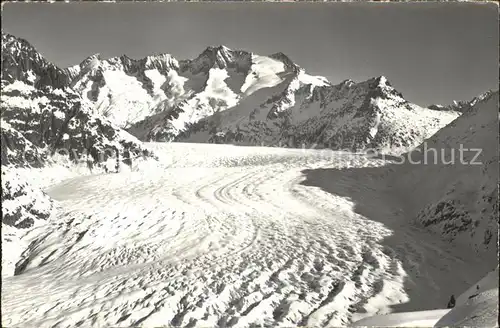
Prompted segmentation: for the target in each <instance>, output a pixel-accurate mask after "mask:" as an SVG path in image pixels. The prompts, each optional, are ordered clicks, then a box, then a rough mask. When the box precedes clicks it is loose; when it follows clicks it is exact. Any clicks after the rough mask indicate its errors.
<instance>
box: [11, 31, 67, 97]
mask: <svg viewBox="0 0 500 328" xmlns="http://www.w3.org/2000/svg"><path fill="white" fill-rule="evenodd" d="M1 77H2V80H5V81H8V82H13V81H16V80H18V81H23V82H25V83H27V84H30V85H37V86H51V87H55V88H63V87H65V86H66V85H68V81H69V77H68V76H67V74H66V73H65V72H64V70H62V69H60V68H58V67H57V66H55V65H54V64H52V63H51V62H49V61H48V60H46V59H45V58H44V57H43V56H42V55H41V54H40V53H39V52H38V51H37V50H36V49H35V47H33V46H32V45H31V44H30V43H29V42H28V41H26V40H24V39H22V38H18V37H16V36H14V35H12V34H9V33H4V32H3V31H2V72H1Z"/></svg>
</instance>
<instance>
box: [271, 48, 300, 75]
mask: <svg viewBox="0 0 500 328" xmlns="http://www.w3.org/2000/svg"><path fill="white" fill-rule="evenodd" d="M269 57H271V58H273V59H276V60H279V61H280V62H282V63H283V64H285V67H286V68H288V69H292V70H294V71H298V70H299V69H300V67H299V65H297V64H295V63H294V62H293V61H292V60H291V59H290V57H288V56H287V55H285V54H284V53H282V52H277V53H274V54H272V55H270V56H269Z"/></svg>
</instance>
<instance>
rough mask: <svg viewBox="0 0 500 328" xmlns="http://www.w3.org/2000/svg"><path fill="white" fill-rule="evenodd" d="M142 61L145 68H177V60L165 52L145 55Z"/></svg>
mask: <svg viewBox="0 0 500 328" xmlns="http://www.w3.org/2000/svg"><path fill="white" fill-rule="evenodd" d="M144 61H145V64H144V66H145V68H148V69H152V68H162V69H168V68H173V69H177V68H179V62H178V61H177V59H175V58H174V57H173V56H172V55H170V54H167V53H162V54H155V55H150V56H147V57H146V58H145V59H144Z"/></svg>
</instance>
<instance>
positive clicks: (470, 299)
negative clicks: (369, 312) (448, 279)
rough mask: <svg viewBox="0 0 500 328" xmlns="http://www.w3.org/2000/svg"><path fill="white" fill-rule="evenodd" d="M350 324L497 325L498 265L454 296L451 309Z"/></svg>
mask: <svg viewBox="0 0 500 328" xmlns="http://www.w3.org/2000/svg"><path fill="white" fill-rule="evenodd" d="M351 326H353V327H374V326H376V327H498V267H497V268H496V270H493V271H491V272H490V273H488V274H487V275H486V276H485V277H484V278H483V279H481V280H480V281H478V282H477V283H476V284H474V285H473V286H471V287H470V288H469V289H468V290H467V291H465V292H464V293H462V294H461V295H460V296H459V297H458V298H457V299H456V305H455V307H454V308H452V309H440V310H430V311H416V312H404V313H395V314H387V315H378V316H373V317H369V318H365V319H362V320H359V321H356V322H354V323H353V324H352V325H351Z"/></svg>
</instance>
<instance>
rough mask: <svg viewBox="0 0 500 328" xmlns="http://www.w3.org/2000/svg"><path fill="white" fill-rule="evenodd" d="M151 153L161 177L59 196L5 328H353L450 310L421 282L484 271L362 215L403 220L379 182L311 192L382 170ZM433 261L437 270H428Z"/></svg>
mask: <svg viewBox="0 0 500 328" xmlns="http://www.w3.org/2000/svg"><path fill="white" fill-rule="evenodd" d="M150 147H151V148H152V150H153V151H154V152H155V153H157V154H159V155H158V156H159V164H153V163H152V164H151V166H150V167H148V168H147V169H144V170H141V171H137V172H121V173H117V174H108V175H93V176H86V177H77V178H73V179H69V180H66V181H63V182H61V183H59V184H56V185H53V186H51V187H50V188H48V189H46V192H47V193H48V195H49V196H51V197H52V198H53V199H54V200H56V201H57V202H58V204H59V206H60V208H61V209H60V210H59V211H58V213H57V214H56V215H54V217H52V218H51V220H50V221H49V222H47V225H46V226H45V227H44V230H43V232H41V233H39V234H38V237H37V238H35V239H30V249H29V252H27V254H25V255H24V256H23V259H25V260H24V261H23V262H22V263H21V266H20V267H18V269H17V273H18V275H16V276H12V277H6V278H4V279H3V284H2V296H3V297H2V310H3V316H2V325H7V326H11V327H20V326H22V327H52V326H54V325H57V326H58V327H73V326H75V325H83V326H85V327H99V326H118V327H120V326H123V327H125V326H131V325H142V326H161V325H173V326H197V327H202V326H203V327H206V326H216V325H219V326H236V327H249V326H252V325H255V324H266V325H271V324H272V325H281V326H297V325H307V326H341V325H347V324H348V323H349V322H350V321H351V320H353V318H355V317H356V316H355V314H362V315H368V316H369V315H373V314H376V313H388V312H391V311H392V310H391V307H392V306H399V305H404V304H405V303H408V302H409V301H410V303H408V304H410V305H409V306H410V308H413V309H416V308H419V307H424V308H426V307H436V306H438V305H439V304H442V302H446V301H445V300H444V298H446V297H448V296H449V294H448V290H447V287H446V286H444V287H443V290H444V292H443V296H444V297H436V298H435V299H425V300H421V302H420V303H417V304H416V303H414V300H413V298H414V292H413V291H411V290H409V289H407V288H406V283H407V280H408V279H410V278H411V279H414V277H415V272H416V273H417V274H420V277H418V280H417V282H422V290H420V291H419V292H421V293H423V294H424V295H429V292H431V291H432V290H433V288H434V287H430V288H429V287H427V286H432V284H433V282H434V281H435V280H437V279H439V277H442V276H443V275H446V274H448V275H449V278H448V283H449V285H451V286H453V285H460V286H462V285H463V284H464V283H465V284H467V285H470V284H472V282H474V281H476V280H477V277H476V276H477V270H479V268H481V267H482V261H481V260H480V259H478V258H477V257H476V256H475V254H470V253H468V252H460V254H459V256H460V257H458V255H456V253H453V252H450V249H449V246H447V244H446V243H445V242H441V241H439V240H432V241H431V239H429V236H428V235H427V233H426V232H425V231H423V230H422V231H420V230H414V229H412V228H411V227H409V226H407V225H400V226H398V227H397V228H395V226H394V225H393V224H394V222H396V221H395V220H394V218H392V217H389V216H386V218H385V221H381V220H380V218H379V217H377V216H376V215H373V216H372V215H360V214H358V211H357V209H356V208H357V207H358V205H359V204H358V203H357V199H356V195H357V194H358V193H361V194H363V195H365V197H366V200H368V199H370V201H374V200H378V201H380V202H381V203H379V205H378V206H379V209H378V211H388V212H391V211H393V210H394V208H388V206H390V203H385V202H383V199H382V198H380V199H377V198H376V197H373V196H372V192H373V191H372V190H371V186H370V184H369V183H368V184H359V181H357V180H356V179H352V178H349V176H348V175H345V176H344V177H343V179H337V180H336V181H335V180H333V181H335V186H336V188H339V190H343V191H344V192H345V193H348V194H349V195H350V196H346V195H344V194H343V193H341V192H339V193H331V192H328V191H325V190H322V189H321V188H318V187H315V186H311V185H307V184H305V183H304V181H305V179H310V176H307V174H305V173H304V171H303V170H304V169H305V168H308V169H310V170H317V169H319V168H321V167H328V168H330V169H333V170H335V171H336V172H339V173H340V174H342V172H343V171H344V170H349V169H355V168H358V169H369V170H371V169H380V168H381V166H383V165H384V164H386V163H385V162H384V161H382V160H376V159H370V158H367V157H366V156H364V155H354V154H349V153H343V152H329V153H325V152H324V151H319V150H298V149H296V150H293V149H278V148H264V147H237V146H228V145H195V144H152V145H150ZM155 165H157V166H155ZM328 181H332V180H328ZM368 182H369V181H368ZM379 187H380V188H379V190H383V185H381V186H379ZM390 238H398V240H397V243H394V244H392V243H389V242H388V239H390ZM422 257H424V259H425V258H429V260H433V261H434V263H435V264H434V266H435V267H436V269H437V270H436V271H426V268H425V267H424V265H426V263H425V262H426V261H423V262H424V263H422V264H421V262H422ZM402 258H405V259H406V260H407V261H412V263H414V265H413V272H410V270H409V268H408V267H407V265H406V263H403V261H401V259H402ZM437 259H439V261H438V260H437ZM467 268H469V269H467ZM470 268H473V270H471V269H470ZM453 270H460V272H461V274H460V277H458V276H453V275H451V272H453ZM462 279H464V280H462ZM423 282H427V283H423ZM461 288H464V287H463V286H462V287H461ZM27 290H28V291H29V293H27V292H26V291H27ZM434 292H439V290H434ZM410 298H411V300H410ZM412 302H413V303H412Z"/></svg>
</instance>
